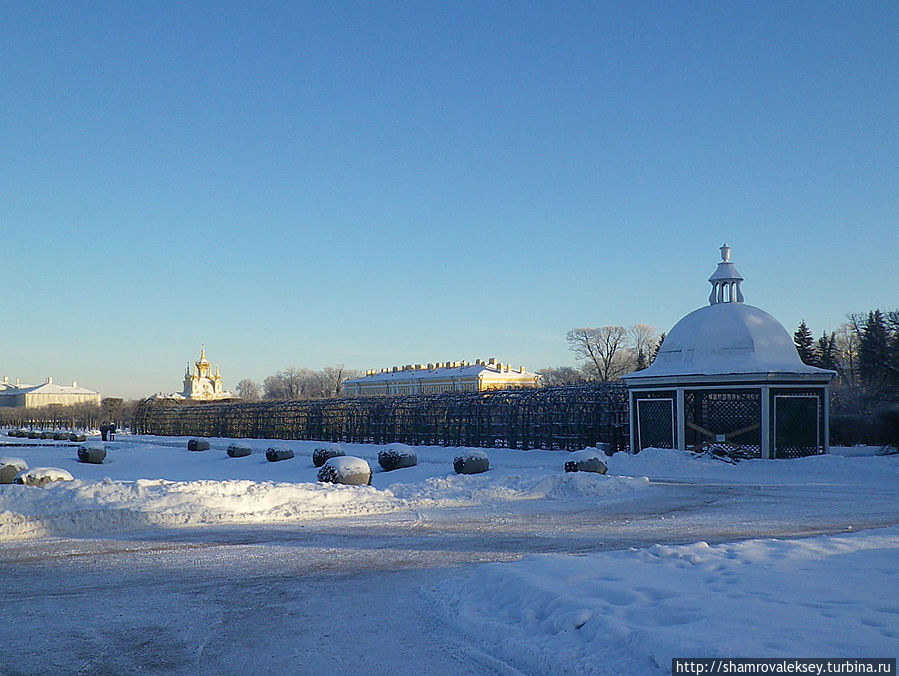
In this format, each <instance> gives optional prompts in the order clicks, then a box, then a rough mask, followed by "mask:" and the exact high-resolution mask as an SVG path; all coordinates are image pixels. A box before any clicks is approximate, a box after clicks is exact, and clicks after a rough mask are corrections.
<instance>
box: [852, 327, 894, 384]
mask: <svg viewBox="0 0 899 676" xmlns="http://www.w3.org/2000/svg"><path fill="white" fill-rule="evenodd" d="M890 343H891V336H890V332H889V329H888V328H887V325H886V321H885V319H884V316H883V313H882V312H881V311H880V310H873V311H871V312H869V313H868V318H867V320H866V321H865V324H864V326H863V327H862V329H861V335H860V336H859V346H858V370H859V375H860V376H861V379H862V382H863V383H864V384H865V386H866V387H867V388H868V389H869V390H870V391H871V392H872V393H875V394H880V393H882V392H884V391H885V390H886V389H887V388H889V387H890V384H891V383H892V382H895V380H896V377H895V376H896V373H895V371H894V370H893V368H892V365H891V360H890V356H891V355H890V352H891V350H890V347H891V346H890Z"/></svg>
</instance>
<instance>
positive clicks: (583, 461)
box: [565, 449, 608, 474]
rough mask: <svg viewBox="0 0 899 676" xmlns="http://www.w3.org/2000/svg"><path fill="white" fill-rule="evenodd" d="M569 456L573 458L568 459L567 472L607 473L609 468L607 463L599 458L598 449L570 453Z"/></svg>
mask: <svg viewBox="0 0 899 676" xmlns="http://www.w3.org/2000/svg"><path fill="white" fill-rule="evenodd" d="M569 457H570V458H571V460H568V461H567V462H566V463H565V471H566V472H595V473H597V474H605V473H606V470H607V469H608V468H607V467H606V463H604V462H603V461H602V460H600V459H599V455H597V453H596V451H594V450H591V449H584V450H583V451H576V452H574V453H570V454H569Z"/></svg>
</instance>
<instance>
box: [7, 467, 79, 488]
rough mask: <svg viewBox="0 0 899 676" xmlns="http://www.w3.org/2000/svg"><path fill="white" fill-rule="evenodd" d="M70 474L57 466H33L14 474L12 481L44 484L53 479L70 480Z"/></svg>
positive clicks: (36, 484)
mask: <svg viewBox="0 0 899 676" xmlns="http://www.w3.org/2000/svg"><path fill="white" fill-rule="evenodd" d="M71 480H72V475H71V474H69V473H68V472H66V471H65V470H64V469H59V468H58V467H34V468H33V469H26V470H22V471H21V472H19V473H18V474H16V478H15V479H13V483H16V484H21V485H23V486H46V485H47V484H50V483H53V482H54V481H71Z"/></svg>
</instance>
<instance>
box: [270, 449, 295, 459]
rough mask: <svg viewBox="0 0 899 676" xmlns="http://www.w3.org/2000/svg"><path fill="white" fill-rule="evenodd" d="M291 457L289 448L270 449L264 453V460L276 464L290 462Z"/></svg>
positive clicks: (291, 450)
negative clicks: (280, 461)
mask: <svg viewBox="0 0 899 676" xmlns="http://www.w3.org/2000/svg"><path fill="white" fill-rule="evenodd" d="M292 457H293V449H290V448H270V449H268V450H267V451H266V452H265V459H266V460H268V461H269V462H278V461H279V460H290V459H291V458H292Z"/></svg>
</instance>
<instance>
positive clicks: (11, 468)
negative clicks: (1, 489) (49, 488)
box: [0, 458, 28, 484]
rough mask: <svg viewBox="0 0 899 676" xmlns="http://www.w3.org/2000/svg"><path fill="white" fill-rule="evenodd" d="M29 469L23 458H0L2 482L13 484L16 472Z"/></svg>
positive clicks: (0, 477)
mask: <svg viewBox="0 0 899 676" xmlns="http://www.w3.org/2000/svg"><path fill="white" fill-rule="evenodd" d="M26 469H28V463H27V462H25V461H24V460H22V458H0V484H11V483H12V482H13V479H15V478H16V474H18V473H19V472H21V471H22V470H26Z"/></svg>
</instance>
